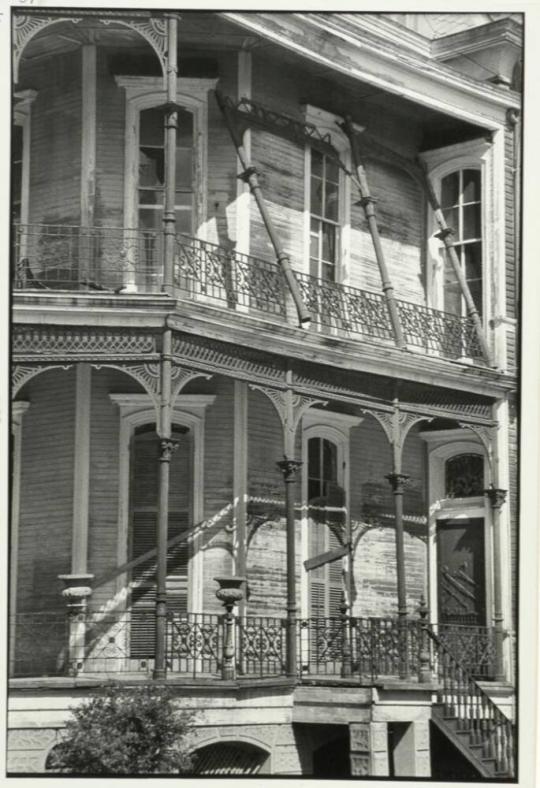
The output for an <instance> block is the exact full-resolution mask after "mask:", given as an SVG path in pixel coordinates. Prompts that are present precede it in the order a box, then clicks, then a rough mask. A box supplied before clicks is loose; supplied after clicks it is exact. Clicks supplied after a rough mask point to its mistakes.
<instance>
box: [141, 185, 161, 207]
mask: <svg viewBox="0 0 540 788" xmlns="http://www.w3.org/2000/svg"><path fill="white" fill-rule="evenodd" d="M139 205H160V206H161V205H163V192H162V191H154V190H153V189H139Z"/></svg>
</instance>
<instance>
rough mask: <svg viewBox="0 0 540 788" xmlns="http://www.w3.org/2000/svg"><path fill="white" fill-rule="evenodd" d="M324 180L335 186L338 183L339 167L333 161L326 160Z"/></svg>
mask: <svg viewBox="0 0 540 788" xmlns="http://www.w3.org/2000/svg"><path fill="white" fill-rule="evenodd" d="M326 180H328V181H332V183H335V184H337V183H338V181H339V167H338V165H337V164H336V162H335V161H333V160H332V159H329V158H326Z"/></svg>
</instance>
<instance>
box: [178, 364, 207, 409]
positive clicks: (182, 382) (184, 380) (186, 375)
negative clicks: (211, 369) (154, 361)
mask: <svg viewBox="0 0 540 788" xmlns="http://www.w3.org/2000/svg"><path fill="white" fill-rule="evenodd" d="M211 377H212V375H211V374H209V373H207V372H199V371H198V370H195V369H186V368H185V367H180V366H178V365H177V364H173V367H172V371H171V380H172V386H171V405H172V406H174V403H175V400H176V397H177V396H178V394H179V392H180V391H181V390H182V389H183V388H184V386H186V385H187V384H188V383H189V382H190V381H192V380H194V379H195V378H206V380H210V378H211Z"/></svg>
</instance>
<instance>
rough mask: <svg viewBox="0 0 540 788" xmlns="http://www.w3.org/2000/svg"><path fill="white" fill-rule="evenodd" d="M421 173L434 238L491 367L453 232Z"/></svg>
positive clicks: (481, 327) (488, 352) (429, 180)
mask: <svg viewBox="0 0 540 788" xmlns="http://www.w3.org/2000/svg"><path fill="white" fill-rule="evenodd" d="M422 171H423V174H424V179H425V185H426V192H427V196H428V200H429V203H430V205H431V208H432V210H433V214H434V216H435V221H436V222H437V225H438V226H439V232H438V233H437V234H436V237H437V238H439V239H440V240H441V241H442V242H443V244H444V247H445V249H446V254H447V255H448V259H449V260H450V263H451V265H452V269H453V271H454V274H455V277H456V279H457V281H458V284H459V287H460V290H461V294H462V296H463V299H464V301H465V306H466V307H467V314H468V316H469V318H470V319H471V320H472V323H473V325H474V330H475V332H476V336H477V338H478V344H479V345H480V349H481V350H482V355H483V356H484V358H485V360H486V363H487V364H488V365H489V366H493V359H492V356H491V351H490V349H489V345H488V343H487V340H486V337H485V334H484V328H483V326H482V321H481V319H480V315H479V314H478V309H477V308H476V304H475V303H474V300H473V297H472V295H471V291H470V289H469V285H468V284H467V280H466V278H465V274H464V273H463V269H462V267H461V263H460V261H459V258H458V256H457V253H456V250H455V249H454V244H453V242H452V238H451V236H452V235H453V233H454V231H453V230H452V228H451V227H449V226H448V225H447V223H446V219H445V218H444V213H443V212H442V210H441V206H440V203H439V200H438V198H437V195H436V194H435V189H434V188H433V184H432V183H431V179H430V178H429V175H428V173H427V170H426V168H425V166H424V167H423V169H422Z"/></svg>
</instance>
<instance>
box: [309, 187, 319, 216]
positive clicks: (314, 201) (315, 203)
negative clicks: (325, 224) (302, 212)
mask: <svg viewBox="0 0 540 788" xmlns="http://www.w3.org/2000/svg"><path fill="white" fill-rule="evenodd" d="M310 211H311V213H314V214H316V215H317V216H321V215H322V181H321V180H319V179H318V178H312V179H311V207H310Z"/></svg>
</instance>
